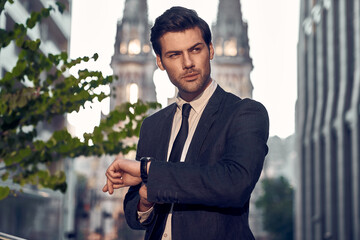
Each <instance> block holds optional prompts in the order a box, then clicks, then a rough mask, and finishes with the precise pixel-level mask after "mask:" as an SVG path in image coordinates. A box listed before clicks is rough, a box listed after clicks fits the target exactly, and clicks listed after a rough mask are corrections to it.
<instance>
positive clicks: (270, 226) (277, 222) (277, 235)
mask: <svg viewBox="0 0 360 240" xmlns="http://www.w3.org/2000/svg"><path fill="white" fill-rule="evenodd" d="M262 189H263V195H262V196H261V197H260V198H259V199H257V201H256V207H258V208H260V209H262V212H263V224H264V229H265V230H266V231H268V232H269V233H271V234H272V237H273V239H277V240H291V239H293V194H294V191H293V189H292V187H291V186H290V184H289V182H288V181H287V179H286V178H284V177H279V178H266V179H264V180H262Z"/></svg>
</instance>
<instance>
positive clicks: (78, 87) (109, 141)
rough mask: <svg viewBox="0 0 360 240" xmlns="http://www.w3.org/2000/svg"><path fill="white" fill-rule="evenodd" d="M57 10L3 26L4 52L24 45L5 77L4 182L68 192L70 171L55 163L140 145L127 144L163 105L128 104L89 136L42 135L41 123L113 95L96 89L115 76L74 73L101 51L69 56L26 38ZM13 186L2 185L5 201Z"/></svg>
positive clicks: (0, 132)
mask: <svg viewBox="0 0 360 240" xmlns="http://www.w3.org/2000/svg"><path fill="white" fill-rule="evenodd" d="M7 2H8V3H12V1H11V0H0V13H1V12H2V11H3V10H4V6H5V4H6V3H7ZM56 6H57V10H58V11H60V12H63V11H64V8H65V7H64V5H63V4H61V3H60V2H57V3H56ZM55 10H56V9H55V8H54V7H49V8H45V9H42V10H41V11H40V12H33V13H32V14H31V16H30V17H29V18H28V19H27V21H26V24H25V25H24V24H19V23H15V25H14V27H13V29H11V30H5V29H0V43H1V45H0V51H1V49H2V48H4V47H6V46H8V45H9V44H10V43H11V42H14V43H15V44H16V46H17V47H18V48H19V49H20V53H19V56H18V60H17V63H16V65H15V66H14V68H13V69H12V71H9V72H7V73H6V74H5V76H4V77H3V78H2V79H0V166H2V167H0V176H1V180H0V183H1V181H6V180H12V182H13V183H16V184H19V185H21V186H24V185H25V184H33V185H37V186H38V187H45V188H50V189H53V190H60V191H61V192H65V191H66V177H65V174H64V172H62V171H60V172H54V171H52V170H50V169H52V168H51V165H52V163H54V162H56V161H59V160H62V159H65V158H75V157H78V156H81V155H83V156H93V155H96V156H101V155H103V154H118V153H119V152H122V153H127V152H129V151H130V150H133V149H135V147H136V146H134V145H130V146H128V145H126V140H127V139H128V138H132V137H136V136H138V135H139V131H140V125H141V122H142V121H143V119H144V118H145V116H146V113H147V112H148V110H149V109H155V108H157V107H159V104H157V103H143V102H141V101H139V102H138V103H135V104H130V103H124V104H123V105H121V106H119V107H118V108H117V109H115V110H114V111H113V112H111V113H110V114H109V115H108V117H107V118H106V119H104V120H102V121H101V123H100V125H99V126H97V127H95V129H94V131H93V133H88V134H84V139H85V140H84V141H80V139H78V138H76V137H72V136H71V135H70V134H69V133H68V132H67V130H66V129H62V130H58V131H55V132H53V134H52V136H51V137H50V138H49V139H47V140H45V141H44V140H41V139H40V138H39V136H38V130H39V128H38V126H39V123H51V122H53V121H54V118H57V117H59V116H64V114H66V113H71V112H73V111H79V110H80V108H81V107H83V106H84V104H85V103H86V102H88V101H90V102H92V101H95V100H98V101H102V100H103V99H104V98H106V97H108V96H107V95H106V94H104V93H102V92H100V93H97V91H95V90H96V89H97V88H98V87H99V86H101V85H108V84H109V83H111V82H112V81H113V76H103V74H102V73H101V72H98V71H89V70H87V69H83V70H79V71H78V77H75V76H73V75H71V74H69V70H70V68H72V67H74V66H76V65H78V64H80V63H83V62H88V61H90V60H93V61H96V60H97V58H98V55H97V54H94V55H93V56H92V57H79V58H77V59H69V57H68V54H67V53H66V52H62V53H59V54H48V55H45V54H44V53H43V52H42V51H41V50H40V46H41V41H40V39H36V40H31V39H28V38H27V37H26V36H27V31H28V29H31V28H33V27H34V26H36V24H38V23H39V22H40V21H41V20H42V19H43V18H46V17H48V16H49V15H50V13H51V11H55ZM25 83H26V84H25ZM10 191H11V190H10V189H9V188H8V187H0V200H1V199H3V198H5V197H6V196H7V195H8V194H9V192H10Z"/></svg>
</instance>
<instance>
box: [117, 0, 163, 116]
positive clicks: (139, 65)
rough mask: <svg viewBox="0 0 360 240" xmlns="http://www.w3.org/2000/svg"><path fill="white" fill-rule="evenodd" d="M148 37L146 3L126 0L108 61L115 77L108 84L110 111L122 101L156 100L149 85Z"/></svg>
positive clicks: (152, 67)
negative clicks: (112, 52) (111, 55)
mask: <svg viewBox="0 0 360 240" xmlns="http://www.w3.org/2000/svg"><path fill="white" fill-rule="evenodd" d="M149 38H150V24H149V22H148V6H147V1H145V0H126V2H125V7H124V14H123V18H122V21H120V22H118V25H117V32H116V40H115V46H114V48H115V52H114V55H113V57H112V60H111V67H112V69H113V71H114V75H116V76H117V77H118V79H117V80H114V81H113V83H112V84H111V100H110V109H111V110H112V109H114V107H115V106H117V105H119V104H120V103H123V102H125V101H129V102H136V101H137V99H141V100H143V101H156V93H155V85H154V83H153V74H154V71H155V69H156V61H155V57H154V55H153V54H152V51H151V47H150V40H149Z"/></svg>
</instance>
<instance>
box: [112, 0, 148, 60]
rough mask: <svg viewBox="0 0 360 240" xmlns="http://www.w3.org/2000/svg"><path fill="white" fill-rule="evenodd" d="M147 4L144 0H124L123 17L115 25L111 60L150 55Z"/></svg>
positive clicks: (137, 58)
mask: <svg viewBox="0 0 360 240" xmlns="http://www.w3.org/2000/svg"><path fill="white" fill-rule="evenodd" d="M149 35H150V25H149V21H148V6H147V1H144V0H126V2H125V7H124V13H123V18H122V20H121V22H119V23H118V25H117V32H116V40H115V46H114V48H115V52H114V56H113V59H112V61H128V60H129V58H131V59H132V60H134V61H144V60H147V59H146V58H144V56H149V57H151V48H150V41H149Z"/></svg>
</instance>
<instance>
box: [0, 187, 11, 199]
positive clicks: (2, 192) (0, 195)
mask: <svg viewBox="0 0 360 240" xmlns="http://www.w3.org/2000/svg"><path fill="white" fill-rule="evenodd" d="M9 193H10V188H9V187H2V186H0V200H3V199H4V198H6V197H7V196H8V195H9Z"/></svg>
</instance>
